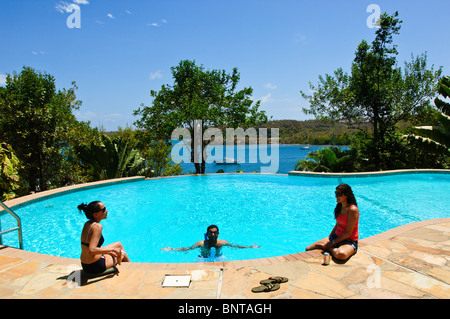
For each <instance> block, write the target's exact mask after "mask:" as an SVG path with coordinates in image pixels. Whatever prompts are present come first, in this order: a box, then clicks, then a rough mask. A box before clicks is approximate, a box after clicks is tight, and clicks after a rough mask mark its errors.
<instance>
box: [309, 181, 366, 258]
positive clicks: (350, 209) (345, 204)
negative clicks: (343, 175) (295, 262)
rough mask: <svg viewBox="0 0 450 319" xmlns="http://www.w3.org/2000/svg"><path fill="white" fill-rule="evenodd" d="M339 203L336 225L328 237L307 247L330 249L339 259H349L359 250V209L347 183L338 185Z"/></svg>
mask: <svg viewBox="0 0 450 319" xmlns="http://www.w3.org/2000/svg"><path fill="white" fill-rule="evenodd" d="M335 194H336V201H337V205H336V208H335V209H334V217H335V219H336V225H335V226H334V228H333V230H332V231H331V233H330V236H328V237H327V238H324V239H321V240H319V241H317V242H315V243H314V244H312V245H309V246H308V247H306V250H314V249H322V250H325V251H329V252H330V253H331V255H332V256H333V257H334V258H336V259H339V260H347V259H348V258H350V257H351V256H352V255H354V254H356V252H357V251H358V239H359V233H358V223H359V210H358V206H357V205H356V199H355V196H354V195H353V191H352V189H351V187H350V186H348V185H347V184H341V185H339V186H338V187H336V192H335Z"/></svg>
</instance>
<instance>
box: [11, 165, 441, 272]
mask: <svg viewBox="0 0 450 319" xmlns="http://www.w3.org/2000/svg"><path fill="white" fill-rule="evenodd" d="M339 183H347V184H349V185H350V186H352V188H353V191H354V193H355V196H356V199H357V202H358V206H359V210H360V238H365V237H369V236H373V235H375V234H378V233H381V232H383V231H386V230H388V229H391V228H394V227H397V226H401V225H404V224H407V223H411V222H416V221H421V220H428V219H434V218H442V217H450V209H449V207H450V174H424V173H416V174H401V175H384V176H372V177H342V178H338V177H302V176H285V175H259V174H236V175H228V174H226V175H221V174H218V175H208V176H184V177H177V178H169V179H160V180H148V181H139V182H132V183H127V184H114V185H110V186H104V187H98V188H91V189H87V190H81V191H76V192H71V193H66V194H63V195H60V196H54V197H50V198H48V199H45V200H43V201H40V202H34V203H32V204H29V205H27V206H22V207H18V208H17V207H16V208H15V211H16V213H18V214H19V215H20V216H21V218H22V222H23V238H24V247H25V249H26V250H29V251H34V252H38V253H44V254H51V255H56V256H63V257H72V258H78V257H79V254H80V249H81V248H80V232H81V229H82V226H83V224H84V222H85V221H86V218H85V216H84V214H80V213H79V212H78V210H77V209H76V207H77V205H78V204H80V203H82V202H85V203H88V202H91V201H94V200H101V201H103V202H104V203H105V205H106V207H107V209H108V211H109V212H108V219H107V220H104V221H102V224H103V225H104V231H103V235H104V237H105V239H106V242H105V244H108V243H112V242H115V241H121V242H122V243H123V245H124V246H125V248H126V250H127V252H128V254H129V256H130V258H131V259H132V261H135V262H172V263H177V262H196V261H203V260H202V259H199V257H198V254H199V251H198V250H194V251H190V252H187V253H185V252H166V251H163V250H161V248H164V247H167V246H170V247H175V248H176V247H186V246H190V245H192V244H194V243H195V242H197V241H200V240H202V239H203V237H204V235H203V234H204V233H205V232H206V227H207V226H208V225H210V224H215V225H217V226H219V228H220V238H221V239H225V240H227V241H230V242H232V243H236V244H241V245H252V244H254V243H256V244H258V245H260V246H261V247H260V248H256V249H235V248H224V249H223V256H222V257H221V260H241V259H253V258H262V257H273V256H279V255H286V254H292V253H296V252H302V251H304V249H305V247H306V246H307V245H308V244H310V243H312V242H314V241H316V240H318V239H321V238H323V237H326V236H328V234H329V233H330V231H331V229H332V228H333V226H334V219H333V209H334V207H335V205H336V204H335V197H334V190H335V187H336V186H337V185H338V184H339ZM13 225H14V224H13V223H12V221H11V218H9V216H2V228H3V229H6V228H11V227H13ZM3 241H4V244H6V245H11V246H15V247H17V246H18V244H17V232H13V233H10V234H7V235H5V236H4V239H3Z"/></svg>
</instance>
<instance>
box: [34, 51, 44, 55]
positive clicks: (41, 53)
mask: <svg viewBox="0 0 450 319" xmlns="http://www.w3.org/2000/svg"><path fill="white" fill-rule="evenodd" d="M31 53H32V54H33V55H44V54H45V52H44V51H31Z"/></svg>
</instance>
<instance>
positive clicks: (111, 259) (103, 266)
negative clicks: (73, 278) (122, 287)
mask: <svg viewBox="0 0 450 319" xmlns="http://www.w3.org/2000/svg"><path fill="white" fill-rule="evenodd" d="M78 210H80V211H83V212H84V213H85V215H86V217H87V219H89V221H87V222H86V223H85V224H84V227H83V231H82V232H81V256H80V260H81V267H82V268H83V270H84V271H85V272H87V273H90V274H101V273H102V272H104V271H105V270H107V269H109V268H111V267H113V266H116V265H120V264H121V262H122V261H124V262H129V261H130V259H129V258H128V255H127V254H126V252H125V251H124V248H123V246H122V244H121V243H120V242H116V243H113V244H110V245H107V246H105V247H103V248H102V245H103V243H104V241H105V239H104V238H103V235H102V230H103V226H102V225H100V222H101V221H102V220H103V219H106V218H107V215H108V210H107V209H106V207H105V205H104V204H103V203H102V202H99V201H95V202H92V203H90V204H89V205H86V204H81V205H79V206H78Z"/></svg>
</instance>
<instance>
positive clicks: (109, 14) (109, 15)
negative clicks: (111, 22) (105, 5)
mask: <svg viewBox="0 0 450 319" xmlns="http://www.w3.org/2000/svg"><path fill="white" fill-rule="evenodd" d="M107 16H108V18H110V19H115V17H114V16H113V15H112V13H108V14H107Z"/></svg>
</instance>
